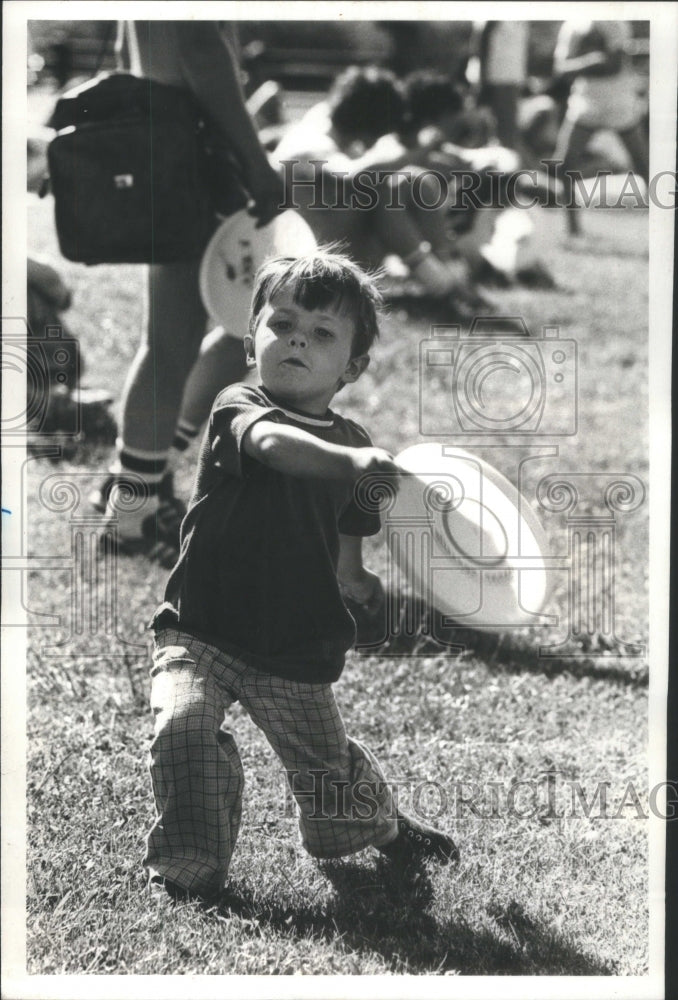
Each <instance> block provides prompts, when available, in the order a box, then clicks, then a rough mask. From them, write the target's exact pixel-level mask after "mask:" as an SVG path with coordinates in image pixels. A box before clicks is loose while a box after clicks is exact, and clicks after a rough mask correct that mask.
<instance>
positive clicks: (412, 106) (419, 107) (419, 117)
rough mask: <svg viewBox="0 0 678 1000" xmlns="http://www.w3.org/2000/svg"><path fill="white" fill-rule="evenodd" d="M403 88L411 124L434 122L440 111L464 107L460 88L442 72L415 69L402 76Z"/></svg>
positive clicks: (415, 125)
mask: <svg viewBox="0 0 678 1000" xmlns="http://www.w3.org/2000/svg"><path fill="white" fill-rule="evenodd" d="M403 89H404V92H405V105H406V109H407V124H408V125H409V126H410V127H411V128H417V129H419V128H423V127H424V126H425V125H434V124H435V123H436V122H437V121H438V120H439V119H440V118H441V117H442V116H443V115H445V114H457V113H459V112H460V111H463V110H464V97H465V95H464V91H463V89H462V88H461V86H459V85H458V84H456V83H455V82H454V80H453V79H452V77H450V76H447V75H446V74H445V73H437V72H435V70H417V71H416V72H414V73H410V74H409V76H407V77H406V78H405V81H404V85H403Z"/></svg>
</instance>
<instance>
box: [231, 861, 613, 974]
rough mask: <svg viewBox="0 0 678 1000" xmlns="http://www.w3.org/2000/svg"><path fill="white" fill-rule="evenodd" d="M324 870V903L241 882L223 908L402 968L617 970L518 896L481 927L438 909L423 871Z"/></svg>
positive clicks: (329, 865) (328, 866) (343, 866)
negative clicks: (328, 889)
mask: <svg viewBox="0 0 678 1000" xmlns="http://www.w3.org/2000/svg"><path fill="white" fill-rule="evenodd" d="M322 871H323V874H324V875H325V876H326V877H327V878H328V880H329V881H330V882H331V883H332V885H333V887H334V889H335V896H334V898H333V899H332V900H331V901H330V903H329V904H328V903H325V904H324V905H323V907H322V908H320V907H313V906H312V905H311V906H309V905H308V904H305V905H304V904H301V905H299V906H298V907H291V906H290V905H282V904H281V903H279V902H277V901H276V900H274V899H272V898H266V897H263V898H262V897H261V895H260V894H259V893H256V894H255V893H254V892H253V891H252V890H251V888H249V887H248V886H246V885H244V884H239V883H237V882H236V883H232V884H231V887H230V890H229V893H228V896H227V897H225V898H224V900H223V902H222V903H221V906H220V913H221V915H226V916H227V915H229V914H235V915H237V916H239V917H242V918H244V919H249V920H252V919H255V920H256V921H257V922H258V923H259V924H262V923H264V924H266V925H268V926H269V927H270V928H272V929H273V930H275V931H277V932H279V933H283V934H293V935H295V936H297V937H300V938H307V939H308V937H309V936H313V937H316V938H320V939H323V940H326V941H337V940H338V939H341V941H342V942H343V945H344V946H345V947H346V948H348V949H350V950H352V951H356V952H364V953H366V954H371V955H375V954H377V955H380V956H381V957H382V958H383V959H384V961H385V962H386V963H388V965H389V966H390V968H391V970H392V971H393V972H394V973H398V974H407V973H410V974H437V975H441V974H444V973H451V974H458V975H581V976H593V975H614V969H613V968H612V967H610V966H609V965H605V964H604V963H602V962H599V961H597V960H596V959H595V958H592V957H591V956H589V955H586V954H584V953H582V952H581V951H580V950H579V949H577V948H576V947H575V946H574V945H572V944H570V943H569V942H567V941H566V940H564V939H562V938H560V937H559V936H558V935H557V934H555V933H554V932H552V931H550V930H548V929H547V928H545V927H540V926H539V925H538V924H536V923H535V922H534V921H533V920H532V919H531V918H530V917H529V916H528V915H527V914H525V913H524V911H523V910H522V908H521V907H520V905H519V904H518V903H512V904H510V905H509V906H508V907H505V908H503V907H495V908H493V909H492V911H491V912H490V913H488V922H489V923H494V925H495V927H496V930H495V928H494V927H492V928H487V927H485V928H482V929H480V928H478V927H477V926H471V925H470V924H469V923H467V922H465V921H464V920H463V919H459V918H457V917H455V918H449V917H448V918H446V917H445V916H441V917H438V916H434V915H433V913H432V912H431V908H432V907H431V904H432V901H433V887H432V884H431V881H430V878H429V876H428V874H427V873H426V872H424V871H422V872H419V873H417V874H415V875H411V876H409V877H408V878H407V879H403V877H402V875H397V874H396V873H395V872H394V871H392V870H391V869H390V867H389V865H388V864H386V863H383V862H379V863H378V864H377V866H376V867H375V868H374V869H369V868H365V867H363V866H360V865H358V864H356V863H354V862H323V863H322Z"/></svg>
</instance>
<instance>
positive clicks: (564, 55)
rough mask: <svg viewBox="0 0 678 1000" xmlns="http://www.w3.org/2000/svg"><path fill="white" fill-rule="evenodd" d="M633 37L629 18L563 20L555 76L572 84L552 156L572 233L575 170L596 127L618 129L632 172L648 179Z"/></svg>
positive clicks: (574, 226)
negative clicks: (632, 55)
mask: <svg viewBox="0 0 678 1000" xmlns="http://www.w3.org/2000/svg"><path fill="white" fill-rule="evenodd" d="M631 40H632V34H631V28H630V25H629V23H628V22H626V21H588V20H576V21H574V20H573V21H565V22H564V23H563V25H562V27H561V29H560V32H559V34H558V40H557V42H556V48H555V52H554V56H553V69H554V73H555V74H556V75H557V76H560V77H564V78H565V79H566V80H569V81H571V86H570V93H569V97H568V101H567V110H566V112H565V118H564V120H563V123H562V126H561V128H560V132H559V134H558V140H557V143H556V149H555V153H554V157H555V159H556V160H557V161H558V163H557V170H558V174H559V176H560V177H561V179H562V181H563V183H564V185H565V192H566V197H567V207H568V213H567V218H568V226H569V230H570V233H572V235H577V234H579V233H580V232H581V224H580V221H579V214H578V206H577V204H576V201H575V198H574V183H573V176H572V174H573V172H574V171H578V170H579V168H580V166H581V164H582V161H583V159H584V154H585V151H586V148H587V146H588V144H589V142H590V140H591V137H592V136H593V134H594V132H596V131H597V130H599V129H613V130H614V131H615V132H617V134H618V135H619V137H620V139H621V140H622V142H623V144H624V146H625V147H626V149H627V151H628V154H629V157H630V159H631V163H632V165H633V169H634V171H635V172H636V173H638V174H640V176H641V177H642V178H643V179H644V180H645V181H647V180H648V175H649V151H648V143H647V136H646V133H645V129H644V126H643V121H642V119H643V105H642V101H641V100H640V97H639V93H638V81H637V78H636V74H635V72H634V69H633V64H632V61H631V57H630V55H629V48H630V43H631Z"/></svg>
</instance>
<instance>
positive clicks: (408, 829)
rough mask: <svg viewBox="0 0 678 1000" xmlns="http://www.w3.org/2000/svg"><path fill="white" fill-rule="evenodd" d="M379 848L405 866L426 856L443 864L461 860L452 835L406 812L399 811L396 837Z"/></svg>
mask: <svg viewBox="0 0 678 1000" xmlns="http://www.w3.org/2000/svg"><path fill="white" fill-rule="evenodd" d="M379 850H380V851H381V853H382V854H385V855H386V857H387V858H388V859H389V860H390V861H392V862H393V863H394V864H397V865H400V866H403V867H404V866H407V865H410V864H413V863H416V862H417V861H421V860H424V859H425V858H431V859H432V860H433V861H437V862H438V863H439V864H441V865H448V864H450V863H451V862H452V863H455V862H457V861H459V849H458V848H457V845H456V844H455V842H454V841H453V840H452V838H451V837H448V836H447V834H445V833H440V831H439V830H434V829H433V827H431V826H425V825H424V824H423V823H420V822H419V821H418V820H416V819H414V818H413V817H412V816H406V815H405V814H404V813H398V836H397V837H396V839H395V840H393V841H391V843H390V844H384V846H382V847H380V848H379Z"/></svg>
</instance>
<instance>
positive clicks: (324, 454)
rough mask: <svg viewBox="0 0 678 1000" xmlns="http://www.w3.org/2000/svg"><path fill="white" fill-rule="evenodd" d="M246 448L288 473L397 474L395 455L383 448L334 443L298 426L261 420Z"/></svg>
mask: <svg viewBox="0 0 678 1000" xmlns="http://www.w3.org/2000/svg"><path fill="white" fill-rule="evenodd" d="M243 448H244V449H245V452H246V453H247V454H248V455H249V456H250V457H251V458H255V459H256V460H257V461H258V462H261V463H262V464H263V465H267V466H268V467H269V468H271V469H275V470H276V471H277V472H283V473H285V474H286V475H288V476H299V477H301V478H304V479H306V478H308V479H313V478H318V479H347V480H349V481H352V482H355V481H356V480H357V479H359V478H360V477H361V476H362V475H365V474H366V473H387V474H388V475H397V473H398V467H397V465H396V464H395V462H394V461H393V458H392V457H391V455H389V453H388V452H387V451H384V450H383V449H382V448H349V447H346V446H344V445H338V444H330V443H329V442H327V441H321V440H320V438H317V437H315V435H313V434H309V433H308V432H307V431H304V430H301V428H298V427H290V426H288V425H287V424H277V423H275V421H273V420H258V421H257V422H256V423H255V424H253V425H252V427H250V429H249V430H248V431H247V432H246V434H245V437H244V438H243Z"/></svg>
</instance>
